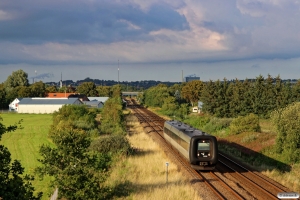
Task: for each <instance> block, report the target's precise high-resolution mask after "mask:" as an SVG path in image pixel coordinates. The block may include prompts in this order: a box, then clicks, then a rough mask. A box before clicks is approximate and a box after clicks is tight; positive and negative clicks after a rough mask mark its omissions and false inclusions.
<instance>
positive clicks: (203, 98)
mask: <svg viewBox="0 0 300 200" xmlns="http://www.w3.org/2000/svg"><path fill="white" fill-rule="evenodd" d="M140 98H141V101H142V103H143V104H145V105H146V106H154V107H155V106H157V107H161V108H162V111H163V112H165V113H166V114H168V115H169V116H177V117H179V118H181V119H183V118H184V116H185V115H187V114H188V113H189V112H191V109H190V107H191V106H197V105H198V102H199V101H200V102H201V103H202V108H201V110H202V112H205V113H208V114H210V115H213V116H215V117H237V116H246V115H248V114H250V113H253V114H256V115H258V116H260V117H263V118H268V117H269V115H270V113H271V112H272V111H273V110H276V109H280V108H283V107H285V106H287V105H289V104H290V103H292V102H297V101H299V100H300V81H298V82H297V83H295V84H291V83H290V82H289V81H287V82H283V81H282V80H281V79H280V77H279V76H277V77H276V78H273V77H272V76H270V75H268V77H267V78H264V77H263V76H261V75H260V76H258V77H257V78H256V79H254V80H247V79H246V80H244V81H240V80H237V79H236V80H235V81H228V80H226V79H224V80H223V81H220V80H217V81H212V80H211V81H208V82H202V81H198V80H195V81H191V82H187V83H183V84H175V85H173V86H170V87H168V86H166V85H163V84H159V85H157V86H154V87H151V88H149V89H148V90H146V91H145V92H144V95H143V96H142V97H140Z"/></svg>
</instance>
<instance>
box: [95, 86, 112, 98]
mask: <svg viewBox="0 0 300 200" xmlns="http://www.w3.org/2000/svg"><path fill="white" fill-rule="evenodd" d="M110 88H111V87H110V86H97V87H96V90H97V92H98V95H99V97H110V96H111V91H110Z"/></svg>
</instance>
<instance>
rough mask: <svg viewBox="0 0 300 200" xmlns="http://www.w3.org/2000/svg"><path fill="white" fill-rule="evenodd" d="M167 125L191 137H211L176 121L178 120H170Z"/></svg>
mask: <svg viewBox="0 0 300 200" xmlns="http://www.w3.org/2000/svg"><path fill="white" fill-rule="evenodd" d="M165 123H167V124H169V125H170V126H172V127H174V128H176V129H178V130H180V131H181V132H183V133H184V134H186V135H188V136H189V137H193V136H200V135H207V136H209V134H207V133H205V132H203V131H201V130H198V129H196V128H194V127H192V126H190V125H188V124H185V123H183V122H180V121H176V120H170V121H165Z"/></svg>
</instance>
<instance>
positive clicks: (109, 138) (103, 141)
mask: <svg viewBox="0 0 300 200" xmlns="http://www.w3.org/2000/svg"><path fill="white" fill-rule="evenodd" d="M90 149H91V150H93V151H97V152H100V153H104V154H107V153H112V154H116V153H120V154H123V155H125V154H130V153H131V152H132V148H131V146H130V143H129V141H128V140H127V139H126V137H124V136H123V135H106V136H101V137H99V138H98V139H96V140H94V141H93V142H92V144H91V146H90Z"/></svg>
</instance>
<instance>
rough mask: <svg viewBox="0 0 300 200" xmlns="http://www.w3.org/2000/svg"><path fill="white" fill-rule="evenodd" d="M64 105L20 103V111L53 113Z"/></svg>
mask: <svg viewBox="0 0 300 200" xmlns="http://www.w3.org/2000/svg"><path fill="white" fill-rule="evenodd" d="M62 106H63V105H22V104H21V105H19V109H18V113H36V114H39V113H53V112H54V111H58V110H59V109H60V108H61V107H62Z"/></svg>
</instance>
